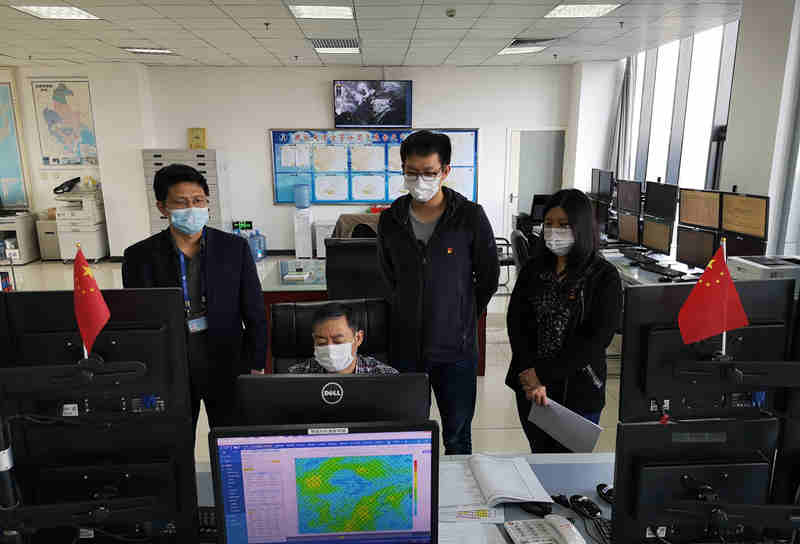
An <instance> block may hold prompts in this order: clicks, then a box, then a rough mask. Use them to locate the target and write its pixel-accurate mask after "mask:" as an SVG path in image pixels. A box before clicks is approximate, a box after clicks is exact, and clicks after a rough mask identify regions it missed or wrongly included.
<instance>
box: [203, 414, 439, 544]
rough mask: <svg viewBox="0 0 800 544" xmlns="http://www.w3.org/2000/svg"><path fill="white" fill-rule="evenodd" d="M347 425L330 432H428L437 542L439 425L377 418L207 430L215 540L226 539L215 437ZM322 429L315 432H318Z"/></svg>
mask: <svg viewBox="0 0 800 544" xmlns="http://www.w3.org/2000/svg"><path fill="white" fill-rule="evenodd" d="M334 428H335V429H347V432H346V433H330V434H331V435H332V436H344V435H352V434H364V433H404V432H430V433H431V480H432V485H431V543H434V542H438V538H439V534H438V530H439V457H440V455H439V448H440V446H439V425H438V424H437V423H436V421H433V420H430V421H422V422H420V421H417V422H396V421H376V422H369V423H364V422H361V423H344V422H343V423H324V424H312V425H258V426H248V427H216V428H212V429H211V431H210V432H209V433H208V446H209V454H210V458H211V477H212V483H213V486H214V507H215V509H216V512H217V520H218V521H217V531H218V535H219V536H218V539H219V540H218V541H219V542H221V543H222V544H229V543H228V534H227V532H226V531H225V521H224V520H225V505H224V503H223V501H222V500H221V497H222V496H223V490H222V479H221V478H220V462H219V449H218V447H217V439H218V438H247V437H259V436H293V435H297V436H306V435H309V434H310V433H309V430H310V429H334ZM323 434H324V433H321V434H317V435H315V436H321V435H323Z"/></svg>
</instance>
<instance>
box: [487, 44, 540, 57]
mask: <svg viewBox="0 0 800 544" xmlns="http://www.w3.org/2000/svg"><path fill="white" fill-rule="evenodd" d="M545 49H547V48H546V47H541V46H538V45H537V46H532V47H506V48H505V49H503V50H502V51H500V52H499V53H498V55H522V54H524V53H538V52H540V51H544V50H545Z"/></svg>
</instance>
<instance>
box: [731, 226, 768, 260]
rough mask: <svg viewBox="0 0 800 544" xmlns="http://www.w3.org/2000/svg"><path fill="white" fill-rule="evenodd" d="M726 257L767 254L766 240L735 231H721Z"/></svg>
mask: <svg viewBox="0 0 800 544" xmlns="http://www.w3.org/2000/svg"><path fill="white" fill-rule="evenodd" d="M722 236H723V237H724V238H725V247H726V250H727V253H728V257H752V256H759V255H766V254H767V241H766V240H762V239H761V238H756V237H754V236H743V235H741V234H737V233H735V232H726V231H723V232H722Z"/></svg>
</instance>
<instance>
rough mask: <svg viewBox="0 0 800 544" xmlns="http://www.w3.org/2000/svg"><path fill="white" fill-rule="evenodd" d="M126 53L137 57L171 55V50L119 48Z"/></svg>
mask: <svg viewBox="0 0 800 544" xmlns="http://www.w3.org/2000/svg"><path fill="white" fill-rule="evenodd" d="M120 49H124V50H125V51H127V52H128V53H136V54H138V55H173V54H174V53H173V52H172V50H171V49H154V48H151V47H121V48H120Z"/></svg>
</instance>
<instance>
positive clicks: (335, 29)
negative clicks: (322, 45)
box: [300, 20, 356, 38]
mask: <svg viewBox="0 0 800 544" xmlns="http://www.w3.org/2000/svg"><path fill="white" fill-rule="evenodd" d="M300 29H301V30H302V31H303V32H304V33H305V35H306V36H307V37H309V38H355V37H356V25H355V23H354V22H353V21H306V20H302V21H300Z"/></svg>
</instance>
